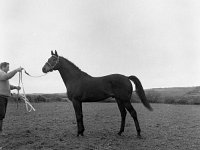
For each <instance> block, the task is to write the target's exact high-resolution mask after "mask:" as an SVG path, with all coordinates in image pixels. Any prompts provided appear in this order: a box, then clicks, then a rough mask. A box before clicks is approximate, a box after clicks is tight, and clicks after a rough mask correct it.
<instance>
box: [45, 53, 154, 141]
mask: <svg viewBox="0 0 200 150" xmlns="http://www.w3.org/2000/svg"><path fill="white" fill-rule="evenodd" d="M54 70H58V71H59V73H60V75H61V77H62V80H63V82H64V84H65V86H66V89H67V96H68V98H69V100H70V101H71V102H72V104H73V107H74V110H75V115H76V121H77V136H79V135H81V136H83V135H84V134H83V133H84V131H85V127H84V124H83V112H82V103H83V102H97V101H101V100H104V99H106V98H110V97H112V98H115V100H116V102H117V105H118V108H119V111H120V113H121V126H120V130H119V132H118V135H121V134H122V133H123V132H124V127H125V119H126V114H127V111H128V112H129V113H130V115H131V116H132V118H133V120H134V122H135V127H136V131H137V137H139V138H141V129H140V125H139V122H138V118H137V112H136V111H135V109H134V108H133V106H132V105H131V102H130V99H131V95H132V92H133V87H132V84H131V81H133V83H134V84H135V89H136V93H137V95H138V96H139V98H140V99H141V101H142V103H143V105H144V106H145V107H146V108H147V109H148V110H150V111H152V110H153V109H152V107H151V106H150V104H149V102H148V100H147V98H146V96H145V92H144V89H143V87H142V84H141V82H140V80H139V79H138V78H137V77H136V76H128V77H127V76H124V75H121V74H111V75H107V76H103V77H92V76H90V75H89V74H87V73H86V72H83V71H82V70H81V69H79V68H78V67H77V66H76V65H75V64H74V63H72V62H71V61H69V60H68V59H66V58H64V57H62V56H59V55H58V53H57V51H56V50H55V52H53V51H51V57H50V58H49V59H48V61H47V62H46V63H45V65H44V66H43V68H42V71H43V73H48V72H52V71H54ZM130 80H131V81H130Z"/></svg>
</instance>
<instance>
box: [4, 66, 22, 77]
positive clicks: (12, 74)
mask: <svg viewBox="0 0 200 150" xmlns="http://www.w3.org/2000/svg"><path fill="white" fill-rule="evenodd" d="M22 69H23V68H21V67H20V68H17V69H15V70H13V71H10V72H9V73H5V74H2V75H1V76H0V80H9V79H10V78H12V77H13V76H14V75H15V74H16V73H17V72H20V71H21V70H22Z"/></svg>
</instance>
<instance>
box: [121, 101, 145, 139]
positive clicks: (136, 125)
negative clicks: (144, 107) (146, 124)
mask: <svg viewBox="0 0 200 150" xmlns="http://www.w3.org/2000/svg"><path fill="white" fill-rule="evenodd" d="M124 106H125V108H126V109H127V110H128V111H129V113H130V114H131V116H132V117H133V120H134V122H135V127H136V130H137V136H138V137H139V138H141V135H140V132H141V129H140V125H139V122H138V119H137V112H136V111H135V109H134V108H133V106H132V105H131V103H130V102H124Z"/></svg>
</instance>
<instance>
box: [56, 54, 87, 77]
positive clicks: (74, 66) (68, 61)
mask: <svg viewBox="0 0 200 150" xmlns="http://www.w3.org/2000/svg"><path fill="white" fill-rule="evenodd" d="M60 58H62V59H63V60H64V61H65V62H67V63H68V64H69V65H70V66H73V68H75V69H76V70H78V71H81V72H83V73H84V74H86V75H88V74H87V73H86V72H84V71H82V70H81V69H80V68H79V67H77V66H76V65H75V64H74V63H73V62H71V61H70V60H68V59H67V58H64V57H62V56H60Z"/></svg>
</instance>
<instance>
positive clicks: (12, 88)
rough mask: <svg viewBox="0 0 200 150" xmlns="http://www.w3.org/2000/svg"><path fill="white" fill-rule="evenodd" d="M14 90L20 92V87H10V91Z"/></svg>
mask: <svg viewBox="0 0 200 150" xmlns="http://www.w3.org/2000/svg"><path fill="white" fill-rule="evenodd" d="M14 89H16V90H20V89H21V87H20V86H14V85H10V90H14Z"/></svg>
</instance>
